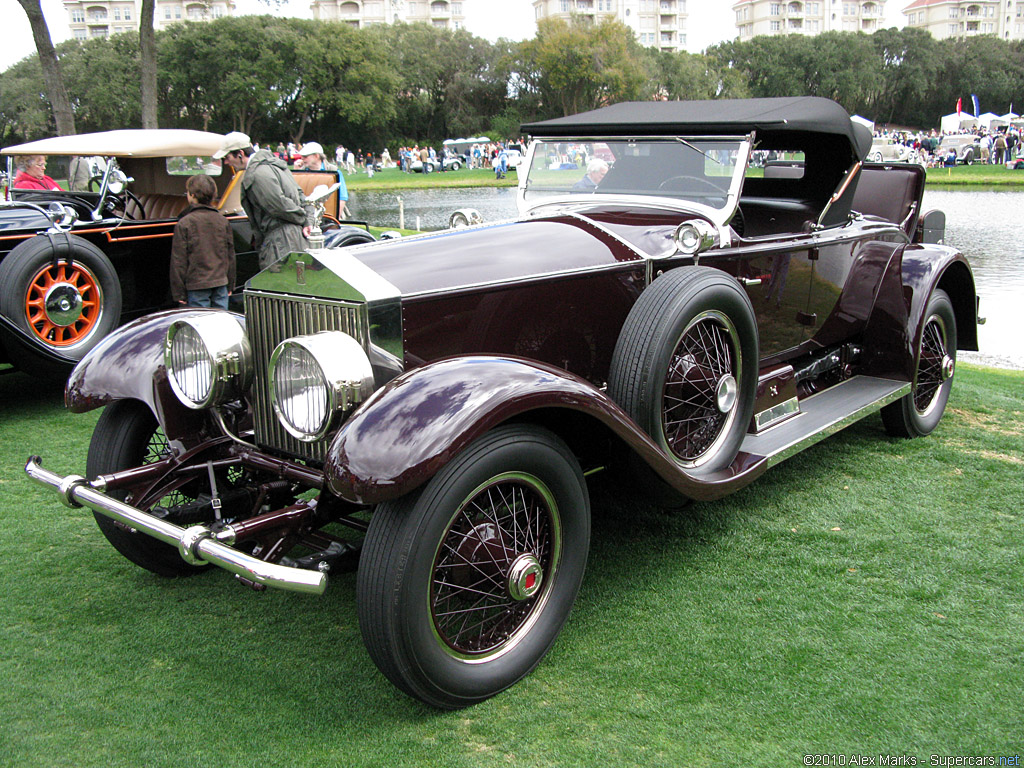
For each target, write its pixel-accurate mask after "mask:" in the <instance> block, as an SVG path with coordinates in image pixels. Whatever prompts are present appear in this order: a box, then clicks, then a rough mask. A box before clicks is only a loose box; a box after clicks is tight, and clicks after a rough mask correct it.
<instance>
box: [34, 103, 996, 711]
mask: <svg viewBox="0 0 1024 768" xmlns="http://www.w3.org/2000/svg"><path fill="white" fill-rule="evenodd" d="M526 130H527V131H528V132H529V133H530V134H531V135H532V136H534V137H535V140H534V141H533V143H532V144H531V147H530V150H529V152H528V156H527V158H526V159H525V161H524V164H523V165H522V166H521V168H520V186H519V199H520V203H521V216H520V218H519V219H518V220H515V221H504V222H499V223H494V224H482V225H478V226H471V227H467V228H462V229H459V230H457V231H447V232H442V233H437V234H428V235H423V236H418V237H413V238H409V239H405V240H397V241H390V242H380V243H373V244H368V245H363V246H355V247H354V248H350V249H345V250H337V249H335V250H317V251H313V252H310V253H294V254H292V255H291V256H289V257H288V258H287V259H286V260H284V261H283V262H282V263H280V264H279V265H278V267H279V268H278V269H276V270H275V271H267V272H264V273H261V274H259V275H257V276H256V277H254V278H253V279H252V280H251V281H250V283H249V285H248V287H247V290H246V294H245V316H244V317H242V316H239V315H233V314H228V313H220V312H216V311H206V312H200V311H188V310H184V311H171V312H165V313H162V314H157V315H152V316H149V317H147V318H143V319H141V320H139V321H136V322H135V323H134V324H132V325H129V326H127V327H125V328H123V329H121V330H119V331H117V332H116V333H114V334H113V335H112V336H110V337H108V338H107V339H105V340H104V341H103V342H102V344H100V345H99V346H98V347H97V348H96V349H94V350H92V352H90V353H89V354H88V355H87V356H86V357H85V359H83V360H82V362H81V363H80V364H79V365H78V367H77V368H76V369H75V371H74V373H73V375H72V377H71V379H70V381H69V383H68V388H67V404H68V407H69V408H70V409H71V410H73V411H76V412H81V411H87V410H90V409H93V408H99V407H104V406H105V411H104V412H103V414H102V416H101V417H100V420H99V423H98V424H97V427H96V431H95V435H94V437H93V441H92V445H91V447H90V450H89V456H88V462H87V473H88V476H89V478H88V479H85V478H82V477H77V476H68V477H61V476H59V475H56V474H54V473H52V472H50V471H49V470H47V469H44V468H43V467H42V465H41V460H40V459H39V458H38V457H33V458H32V459H30V461H29V464H28V466H27V472H28V474H29V475H30V476H31V477H32V478H33V479H35V480H37V481H39V482H41V483H43V484H47V485H50V486H53V487H55V488H57V489H59V493H60V497H61V498H62V499H63V500H64V501H65V502H66V503H67V504H68V505H71V506H82V505H84V506H87V507H90V508H91V509H93V510H94V511H95V513H96V519H97V521H98V523H99V527H100V529H101V530H102V531H103V533H104V534H105V535H106V536H107V538H108V539H109V540H110V542H111V543H112V544H113V545H114V546H115V547H116V548H117V549H118V550H119V551H120V552H121V553H123V554H124V555H125V556H126V557H127V558H129V559H130V560H132V561H133V562H135V563H137V564H138V565H140V566H142V567H143V568H148V569H149V570H151V571H154V572H156V573H159V574H163V575H167V576H179V575H183V574H188V573H195V572H197V571H199V570H201V569H203V568H204V567H207V566H209V565H211V564H212V565H217V566H220V567H222V568H225V569H227V570H228V571H231V572H233V573H234V574H235V575H236V576H237V577H238V579H239V580H240V581H241V582H242V583H244V584H247V585H250V586H252V587H254V588H263V587H264V586H267V585H269V586H276V587H281V588H284V589H291V590H295V591H299V592H311V593H319V592H321V591H322V590H323V589H324V587H325V581H326V575H327V573H328V572H329V571H330V570H331V569H332V568H333V569H337V568H341V567H343V566H344V565H346V564H349V565H350V564H351V563H352V562H353V561H355V560H356V558H357V556H358V577H357V603H358V614H359V622H360V626H361V628H362V633H363V637H364V640H365V642H366V646H367V648H368V650H369V652H370V656H371V657H372V658H373V660H374V662H376V664H377V665H378V667H379V668H380V669H381V671H382V672H383V673H384V674H385V675H386V676H387V677H388V678H389V679H390V680H391V681H392V682H393V683H394V684H395V685H397V686H398V687H399V688H400V689H402V690H403V691H405V692H406V693H408V694H409V695H411V696H414V697H416V698H418V699H421V700H423V701H425V702H428V703H430V704H433V705H435V706H439V707H460V706H465V705H468V704H472V703H474V702H477V701H480V700H482V699H485V698H487V697H489V696H492V695H494V694H495V693H497V692H499V691H501V690H503V689H505V688H507V687H508V686H510V685H512V684H513V683H515V682H516V681H517V680H519V679H520V678H521V677H523V676H524V675H526V674H527V673H528V672H529V671H530V670H531V669H532V668H533V667H534V666H535V665H536V664H537V663H538V662H539V661H540V660H541V659H542V658H543V656H544V654H545V653H546V652H547V651H548V649H549V648H550V647H551V645H552V643H553V642H554V640H555V637H556V636H557V635H558V632H559V630H560V629H561V627H562V625H563V623H564V622H565V620H566V617H567V616H568V614H569V611H570V608H571V607H572V604H573V601H574V599H575V597H576V593H577V590H578V589H579V587H580V583H581V580H582V579H583V572H584V566H585V563H586V560H587V550H588V541H589V535H590V503H589V497H588V481H587V479H586V478H587V477H588V476H589V475H591V474H592V473H596V472H598V471H600V470H604V471H606V472H610V473H611V472H614V473H620V475H621V477H622V483H623V486H624V487H627V488H630V489H633V490H636V491H637V492H638V490H643V491H645V492H648V493H649V494H650V495H651V498H652V499H653V500H654V503H658V504H661V505H663V506H682V505H683V504H684V503H685V501H686V500H688V499H700V500H708V499H715V498H718V497H721V496H723V495H725V494H728V493H731V492H733V491H735V490H737V489H739V488H742V487H744V486H746V485H747V484H748V483H750V482H752V481H753V480H754V479H755V478H757V477H758V476H759V475H760V474H761V473H763V472H765V471H766V470H767V469H768V468H769V467H771V466H772V465H774V464H776V463H778V462H779V461H781V460H782V459H784V458H786V457H788V456H791V455H793V454H794V453H796V452H797V451H800V450H801V449H803V448H805V447H807V446H809V445H811V444H812V443H814V442H816V441H818V440H820V439H822V438H824V437H825V436H827V435H829V434H831V433H833V432H835V431H836V430H838V429H840V428H842V427H843V426H845V425H847V424H849V423H851V422H853V421H855V420H856V419H860V418H862V417H864V416H865V415H867V414H870V413H873V412H876V411H881V415H882V421H883V423H884V425H885V428H886V430H887V431H889V432H890V433H893V434H898V435H905V436H915V435H924V434H927V433H929V432H931V431H932V430H933V429H934V428H935V426H936V424H937V423H938V421H939V419H940V417H941V416H942V412H943V409H944V407H945V405H946V401H947V398H948V396H949V391H950V387H951V385H952V377H953V370H954V359H955V356H956V350H957V349H958V348H960V349H975V348H976V332H977V328H976V322H977V300H976V296H975V290H974V282H973V277H972V274H971V269H970V266H969V265H968V263H967V261H966V260H965V259H964V257H963V256H962V255H961V254H960V253H959V252H958V251H956V250H955V249H953V248H949V247H946V246H944V245H940V244H936V243H938V242H939V241H940V240H941V238H942V227H943V224H942V216H941V214H938V213H933V214H929V215H926V216H925V215H922V212H921V198H922V187H923V182H924V172H923V171H922V169H921V168H919V167H917V166H910V165H899V166H893V167H888V166H880V165H877V166H871V165H862V162H861V161H862V158H863V157H864V156H865V154H866V153H867V151H868V148H869V147H870V144H871V137H870V135H869V134H868V133H867V132H866V131H861V129H860V128H859V127H858V126H856V125H855V124H853V123H851V121H850V118H849V116H848V115H847V113H846V112H845V111H844V110H843V109H842V108H840V107H839V106H838V105H837V104H835V103H833V102H831V101H827V100H824V99H816V98H792V99H759V100H744V101H718V102H681V103H665V102H658V103H634V104H619V105H615V106H611V107H607V108H605V109H600V110H597V111H594V112H588V113H585V114H581V115H576V116H573V117H567V118H563V119H558V120H551V121H547V122H542V123H536V124H533V125H529V126H526ZM755 151H756V152H757V153H760V154H759V155H758V158H759V160H760V159H764V158H770V159H771V162H769V163H767V164H765V163H759V166H760V167H754V164H752V163H751V157H752V153H754V152H755ZM638 478H639V481H638V480H637V479H638Z"/></svg>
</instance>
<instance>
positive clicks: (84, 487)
mask: <svg viewBox="0 0 1024 768" xmlns="http://www.w3.org/2000/svg"><path fill="white" fill-rule="evenodd" d="M25 474H27V475H28V476H29V477H30V478H31V479H33V480H35V481H36V482H37V483H39V484H40V485H48V486H50V487H51V488H55V489H57V492H58V493H59V495H60V499H61V501H62V502H63V503H64V504H65V505H66V506H68V507H72V508H75V507H83V506H85V507H88V508H89V509H91V510H93V511H95V512H98V513H99V514H101V515H106V516H107V517H109V518H110V519H111V520H116V521H117V522H119V523H123V524H124V525H127V526H129V527H131V528H133V529H135V530H137V531H139V532H141V533H145V534H147V535H149V536H152V537H153V538H155V539H159V540H160V541H162V542H164V543H165V544H169V545H171V546H172V547H176V548H177V549H178V551H179V552H180V553H181V556H182V558H184V559H185V561H186V562H189V563H192V564H194V565H200V564H203V563H212V564H213V565H217V566H220V567H221V568H223V569H224V570H226V571H231V573H234V574H235V575H237V576H240V577H242V578H244V579H248V580H250V581H252V582H254V583H256V584H262V585H264V586H268V587H277V588H278V589H287V590H290V591H292V592H305V593H308V594H314V595H319V594H322V593H323V591H324V589H325V588H326V587H327V574H325V573H321V572H319V571H311V570H307V569H305V568H290V567H288V566H285V565H278V564H276V563H268V562H266V561H264V560H260V559H259V558H256V557H252V556H251V555H247V554H245V553H244V552H239V551H238V550H237V549H234V548H232V547H229V546H227V545H226V544H223V543H221V542H220V541H217V540H216V533H215V532H214V531H213V530H211V529H210V528H207V527H206V526H203V525H194V526H192V527H190V528H182V527H181V526H178V525H174V523H169V522H167V521H166V520H161V519H160V518H159V517H154V516H153V515H150V514H148V513H146V512H143V511H141V510H139V509H136V508H135V507H133V506H130V505H129V504H125V503H123V502H120V501H118V500H117V499H112V498H110V497H109V496H107V495H106V494H104V493H101V492H100V491H98V490H97V489H95V488H93V487H92V486H90V485H89V482H88V481H87V480H86V479H85V478H84V477H82V476H81V475H68V476H67V477H61V476H60V475H57V474H55V473H53V472H50V471H49V470H46V469H43V467H42V459H41V458H39V457H38V456H31V457H29V460H28V463H27V464H26V465H25Z"/></svg>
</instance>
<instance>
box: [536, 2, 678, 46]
mask: <svg viewBox="0 0 1024 768" xmlns="http://www.w3.org/2000/svg"><path fill="white" fill-rule="evenodd" d="M533 12H534V16H535V18H536V19H537V21H540V20H541V19H548V18H556V19H565V20H566V21H568V20H569V19H570V18H571V17H572V16H573V15H576V16H579V17H583V18H585V19H590V20H592V21H600V20H602V19H606V18H607V19H615V20H616V21H621V22H622V23H623V24H625V25H626V26H627V27H629V28H630V29H632V30H633V33H634V34H635V35H636V39H637V40H638V41H639V43H640V44H641V45H644V46H647V47H649V48H658V49H660V50H663V51H682V50H685V49H686V19H687V12H686V0H534V3H533Z"/></svg>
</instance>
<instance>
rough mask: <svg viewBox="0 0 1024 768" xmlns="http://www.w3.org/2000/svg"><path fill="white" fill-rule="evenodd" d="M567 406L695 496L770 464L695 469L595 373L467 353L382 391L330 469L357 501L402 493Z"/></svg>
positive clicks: (344, 432) (743, 480) (721, 490)
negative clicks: (501, 429)
mask: <svg viewBox="0 0 1024 768" xmlns="http://www.w3.org/2000/svg"><path fill="white" fill-rule="evenodd" d="M558 409H564V410H566V411H571V412H573V414H574V415H578V414H582V415H583V416H584V417H587V418H589V419H592V420H593V421H594V422H595V423H596V424H599V425H601V426H603V427H604V428H605V429H606V430H607V431H609V432H610V433H612V434H613V435H614V436H615V437H617V438H618V439H619V440H620V441H621V442H622V443H624V444H625V445H626V446H627V447H628V448H629V449H630V450H632V451H634V452H635V453H636V454H637V455H638V456H639V457H640V458H641V459H642V460H643V461H644V462H646V463H647V464H648V465H649V466H650V467H651V469H652V470H653V471H654V472H655V473H657V474H658V475H659V476H660V477H661V478H662V479H663V480H665V482H667V483H668V484H669V485H670V486H672V487H673V488H675V489H676V490H677V491H679V492H680V493H681V494H683V495H685V496H687V497H689V498H693V499H700V500H708V499H714V498H719V497H721V496H724V495H726V494H727V493H731V492H732V491H734V490H736V489H738V488H740V487H742V486H744V485H746V484H748V483H750V482H751V481H752V480H754V478H756V477H757V476H759V475H760V474H761V473H762V472H763V471H764V470H765V469H766V468H767V465H766V462H765V461H764V460H763V459H761V458H760V457H757V458H753V457H749V456H746V455H744V454H741V455H740V457H739V458H737V460H736V461H735V462H734V463H733V465H732V467H729V468H728V469H726V470H723V471H722V472H720V473H718V474H716V475H711V476H707V477H701V478H699V479H698V478H695V477H692V476H690V475H688V474H687V473H686V472H685V471H684V470H682V469H680V468H679V467H678V466H677V465H676V464H675V463H674V462H673V461H671V460H670V459H669V458H668V457H667V456H666V455H665V454H664V453H662V451H661V450H660V449H659V448H658V447H657V445H655V443H654V442H653V441H652V440H651V439H650V437H648V436H647V435H646V434H645V433H644V432H643V430H641V429H640V427H639V426H637V424H636V423H635V422H634V421H633V420H632V419H631V418H630V417H629V415H628V414H626V412H625V411H623V410H622V409H621V408H620V407H619V406H618V405H617V404H616V403H615V402H614V401H613V400H612V399H611V398H610V397H608V395H606V394H605V393H604V392H602V391H601V390H599V389H596V388H595V387H594V386H593V385H592V384H590V383H589V382H587V381H586V380H584V379H581V378H579V377H577V376H574V375H573V374H571V373H568V372H566V371H564V370H562V369H560V368H555V367H553V366H548V365H545V364H543V363H539V362H536V361H532V360H525V359H522V358H514V357H459V358H448V359H445V360H440V361H437V362H435V363H431V364H430V365H426V366H423V367H421V368H416V369H414V370H412V371H409V372H407V373H405V374H403V375H402V376H399V377H398V378H396V379H394V380H393V381H391V382H390V383H389V384H387V386H385V387H383V388H382V389H380V390H378V391H377V392H376V393H374V395H373V396H372V397H371V398H370V399H369V400H368V401H367V402H366V403H365V404H364V405H363V406H362V407H361V408H360V409H359V410H358V411H357V412H356V413H355V414H354V415H353V416H352V417H351V418H350V419H349V420H348V421H347V422H346V423H345V425H344V426H343V427H342V428H341V430H340V431H339V433H338V434H337V435H336V436H335V438H334V440H333V441H332V443H331V446H330V448H329V449H328V452H327V459H326V464H325V467H324V470H325V473H326V478H327V483H328V485H329V487H330V489H331V490H332V491H333V492H334V493H336V494H337V495H339V496H341V497H342V498H344V499H345V500H347V501H351V502H354V503H359V504H378V503H380V502H382V501H386V500H388V499H394V498H397V497H399V496H402V495H404V494H406V493H409V492H410V491H413V490H415V489H416V488H418V487H419V486H420V485H422V484H423V483H424V482H426V481H427V480H429V479H430V478H431V477H432V476H433V475H434V474H435V473H436V472H438V471H439V470H440V469H441V468H442V467H443V466H445V465H446V464H447V463H448V462H449V461H450V460H451V459H452V457H454V456H455V455H456V454H458V453H459V452H460V451H462V450H463V449H464V448H465V447H466V446H467V445H469V443H471V442H472V441H473V440H475V439H476V438H478V437H480V436H481V435H483V434H484V433H485V432H487V431H488V430H491V429H493V428H494V427H496V426H498V425H499V424H501V423H503V422H506V421H509V420H512V419H519V420H529V419H530V416H531V413H532V414H536V415H538V416H539V415H540V414H541V413H543V414H544V423H545V424H546V425H547V426H548V427H549V428H553V429H554V430H555V431H558V420H557V419H552V418H551V412H552V410H556V411H557V410H558ZM568 415H569V414H567V416H568ZM565 421H566V422H567V423H573V422H575V421H578V419H569V418H567V419H566V420H565ZM567 437H568V436H567ZM569 442H571V440H570V441H569Z"/></svg>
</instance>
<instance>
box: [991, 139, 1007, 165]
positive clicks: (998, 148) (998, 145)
mask: <svg viewBox="0 0 1024 768" xmlns="http://www.w3.org/2000/svg"><path fill="white" fill-rule="evenodd" d="M992 153H993V155H995V159H994V160H993V162H994V163H995V164H996V165H1002V164H1003V163H1004V162H1006V134H1003V133H997V134H996V138H995V141H993V142H992Z"/></svg>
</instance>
